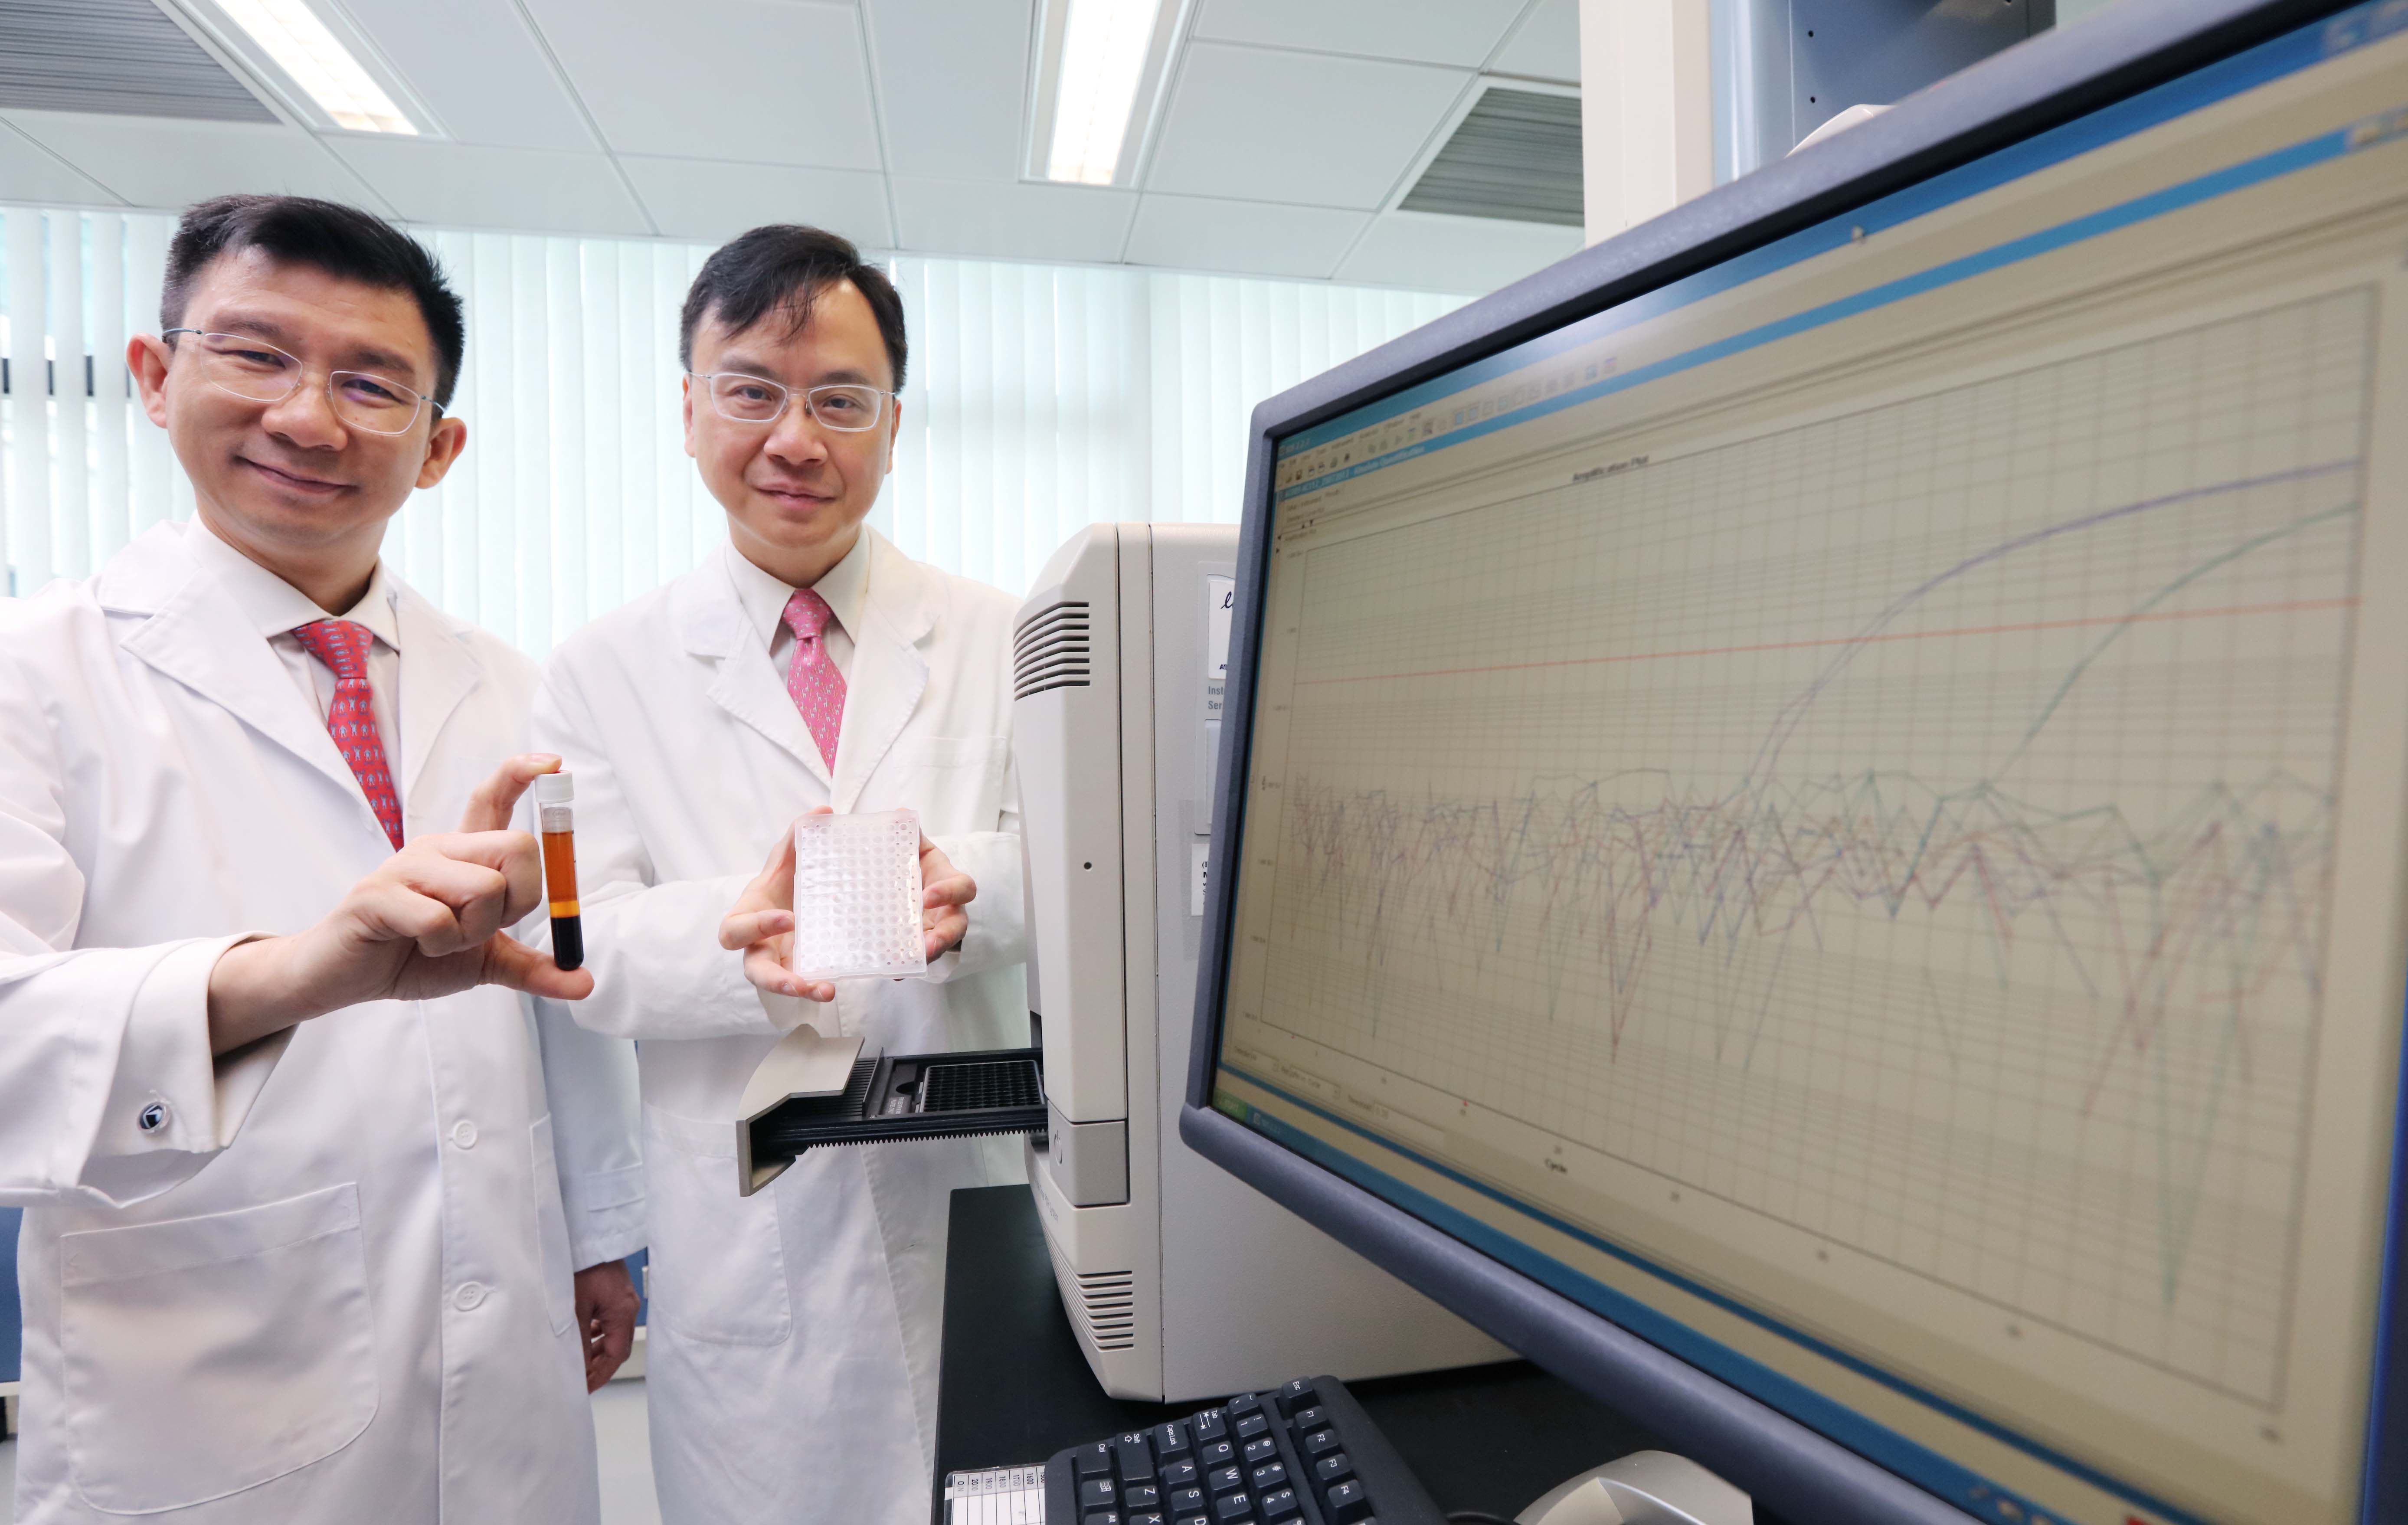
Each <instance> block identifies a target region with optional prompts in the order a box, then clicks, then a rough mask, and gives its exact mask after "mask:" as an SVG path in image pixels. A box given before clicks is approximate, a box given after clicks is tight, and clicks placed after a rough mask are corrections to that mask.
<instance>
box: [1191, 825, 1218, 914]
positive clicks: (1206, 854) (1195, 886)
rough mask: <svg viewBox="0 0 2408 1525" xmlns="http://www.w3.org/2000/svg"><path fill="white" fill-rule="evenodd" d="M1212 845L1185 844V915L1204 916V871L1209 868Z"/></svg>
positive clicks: (1209, 843) (1204, 843)
mask: <svg viewBox="0 0 2408 1525" xmlns="http://www.w3.org/2000/svg"><path fill="white" fill-rule="evenodd" d="M1211 858H1212V844H1211V842H1189V843H1188V844H1187V914H1189V915H1191V916H1200V915H1202V914H1204V889H1205V882H1204V881H1205V870H1207V869H1209V868H1210V867H1211Z"/></svg>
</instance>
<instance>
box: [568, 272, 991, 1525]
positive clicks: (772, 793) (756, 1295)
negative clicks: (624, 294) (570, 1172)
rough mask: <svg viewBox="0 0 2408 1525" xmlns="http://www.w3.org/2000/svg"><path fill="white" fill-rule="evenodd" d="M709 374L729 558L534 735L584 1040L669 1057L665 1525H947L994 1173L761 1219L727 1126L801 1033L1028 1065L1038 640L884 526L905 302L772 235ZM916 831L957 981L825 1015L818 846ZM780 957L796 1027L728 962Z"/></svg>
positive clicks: (883, 1180) (882, 1188)
mask: <svg viewBox="0 0 2408 1525" xmlns="http://www.w3.org/2000/svg"><path fill="white" fill-rule="evenodd" d="M682 353H683V358H684V360H685V363H686V367H687V371H688V375H687V378H686V383H685V415H684V416H685V431H686V448H687V451H688V453H690V454H692V455H693V456H694V457H695V464H696V467H697V468H698V469H699V470H700V472H701V475H702V480H703V482H705V484H707V485H708V486H709V487H710V491H711V494H712V496H715V497H717V498H718V499H719V501H720V503H721V504H722V506H724V508H725V510H726V511H727V525H728V536H729V543H728V544H727V545H725V546H723V547H721V548H720V550H719V551H718V552H717V553H716V554H713V555H710V556H709V557H707V558H705V560H704V562H703V564H702V565H701V566H700V567H699V568H696V569H695V570H694V571H692V572H689V573H688V574H686V575H685V576H683V577H681V578H679V579H678V580H676V581H675V582H673V583H669V584H668V585H667V586H666V587H663V588H661V589H660V590H658V591H657V592H655V593H653V594H652V595H651V596H649V597H643V598H639V599H638V600H636V601H635V602H633V603H631V604H629V605H627V606H626V607H625V608H624V609H621V610H619V611H616V612H614V613H610V614H608V615H605V616H604V617H602V618H601V619H599V620H596V621H595V623H594V624H592V625H590V626H587V627H586V628H585V629H583V630H581V631H580V632H579V633H578V634H577V635H575V636H572V637H571V638H570V639H569V640H567V641H566V642H565V643H563V644H562V645H561V647H560V648H559V649H558V650H557V651H556V652H555V653H554V654H553V656H552V661H551V663H550V665H549V666H548V667H547V669H545V674H544V682H543V687H542V689H541V691H540V693H539V694H538V698H537V700H536V711H535V735H536V740H537V742H538V745H541V746H544V747H546V748H548V749H550V750H552V751H554V752H557V753H559V754H560V755H562V756H563V757H564V758H565V759H566V767H567V768H568V769H570V770H572V771H574V772H575V774H576V775H577V794H578V807H577V810H578V815H577V821H578V857H579V862H580V866H581V870H582V872H581V894H582V904H583V912H584V922H585V937H586V944H587V946H588V948H589V949H591V950H592V952H591V953H590V954H589V957H590V958H591V960H592V963H591V967H592V968H593V971H594V974H595V994H594V997H593V998H592V999H591V1000H586V1001H583V1002H581V1003H580V1004H579V1006H578V1008H577V1013H576V1014H577V1018H578V1020H579V1021H581V1022H583V1023H585V1024H587V1025H588V1026H591V1027H595V1028H596V1029H600V1030H603V1031H607V1032H611V1033H617V1034H622V1035H624V1036H627V1037H632V1038H638V1039H641V1040H642V1041H643V1042H642V1043H641V1045H640V1060H639V1063H640V1068H641V1072H642V1083H643V1100H644V1108H643V1116H644V1166H645V1171H646V1173H647V1186H648V1198H649V1201H650V1202H651V1206H652V1240H651V1243H652V1305H651V1306H652V1314H651V1324H650V1331H649V1335H648V1344H647V1345H646V1350H645V1381H646V1385H647V1387H648V1388H650V1398H651V1412H652V1468H653V1473H654V1475H655V1477H656V1479H657V1481H658V1485H659V1490H660V1499H661V1512H662V1516H663V1518H664V1519H665V1520H667V1521H669V1522H670V1525H772V1522H776V1525H788V1522H792V1521H804V1520H809V1521H823V1520H824V1521H838V1520H841V1521H844V1522H846V1525H904V1522H907V1521H908V1522H910V1525H918V1522H920V1521H924V1520H925V1519H926V1518H927V1515H928V1507H929V1477H928V1471H929V1465H930V1462H931V1460H932V1458H933V1454H934V1446H935V1426H936V1377H937V1340H938V1334H939V1319H940V1317H941V1313H942V1298H941V1294H942V1286H943V1276H944V1250H945V1214H946V1208H947V1197H948V1195H949V1193H950V1192H951V1190H952V1189H953V1187H956V1186H966V1185H980V1184H983V1182H984V1181H985V1179H986V1173H985V1172H984V1171H983V1169H982V1166H981V1158H982V1155H981V1152H980V1150H979V1149H978V1148H977V1147H976V1146H975V1145H973V1144H968V1143H965V1142H960V1141H953V1142H946V1143H933V1144H932V1143H920V1144H897V1145H884V1146H881V1147H877V1148H852V1149H824V1150H816V1151H813V1152H811V1153H810V1154H807V1155H806V1156H804V1157H803V1158H801V1159H800V1160H798V1161H796V1164H795V1165H794V1166H793V1167H792V1168H791V1169H789V1170H788V1171H787V1172H786V1173H784V1174H783V1175H781V1176H780V1177H779V1178H778V1179H777V1181H776V1182H775V1183H774V1185H773V1186H771V1187H769V1188H768V1189H766V1190H764V1191H762V1192H760V1193H758V1194H756V1195H754V1196H753V1197H750V1198H742V1197H738V1195H737V1182H736V1165H735V1158H734V1154H735V1149H734V1143H735V1129H734V1120H735V1118H736V1115H737V1112H738V1101H739V1099H740V1098H741V1096H742V1093H743V1090H744V1086H745V1082H746V1080H747V1079H748V1078H749V1077H750V1076H751V1075H752V1073H753V1069H754V1067H755V1066H756V1065H757V1064H758V1063H759V1061H760V1059H761V1057H762V1056H763V1055H765V1054H766V1053H767V1052H768V1050H769V1049H770V1047H771V1046H772V1045H773V1044H774V1043H776V1042H777V1041H778V1039H779V1037H780V1035H781V1033H782V1032H784V1031H786V1030H788V1029H791V1028H793V1027H794V1025H795V1024H796V1022H797V1021H799V1020H802V1019H804V1018H805V1017H806V1016H807V1015H808V1017H809V1019H810V1021H811V1022H812V1023H813V1024H814V1025H815V1026H816V1027H817V1028H818V1029H820V1030H821V1031H822V1032H823V1033H824V1035H825V1036H828V1037H835V1036H837V1035H838V1032H839V1030H840V1031H841V1032H842V1033H844V1034H848V1035H850V1034H860V1035H862V1036H863V1037H864V1038H865V1039H866V1040H867V1048H866V1050H865V1052H868V1053H873V1054H874V1053H876V1052H878V1051H879V1050H881V1049H885V1050H890V1051H893V1052H897V1053H909V1052H913V1051H922V1052H925V1051H929V1050H934V1049H945V1048H983V1047H996V1046H1003V1045H1005V1044H1020V1043H1026V1042H1027V1038H1026V1033H1027V1008H1026V1000H1025V993H1024V985H1023V981H1022V978H1021V971H1020V969H1019V967H1018V966H1019V965H1020V963H1021V960H1022V958H1023V946H1024V938H1023V933H1022V926H1021V904H1020V902H1021V871H1020V837H1019V813H1018V810H1019V807H1018V802H1017V799H1016V797H1015V794H1016V791H1015V789H1014V786H1013V782H1012V778H1011V682H1010V678H1009V668H1010V661H1011V617H1012V614H1013V611H1014V609H1015V607H1016V606H1015V603H1014V600H1012V599H1011V598H1010V597H1007V596H1006V595H1004V594H1002V593H1000V592H998V591H996V589H994V588H990V587H985V586H982V585H981V584H979V583H971V582H968V581H967V580H965V579H962V578H958V577H953V576H949V575H947V574H945V573H943V572H940V571H939V570H937V569H936V568H931V567H926V566H923V565H921V564H919V563H917V562H914V561H912V560H911V559H910V558H909V557H907V556H905V555H904V554H902V553H901V552H899V551H897V550H896V548H895V546H894V545H893V544H892V543H891V542H889V541H888V540H885V539H884V538H883V537H882V536H880V535H879V534H877V533H876V532H875V531H874V530H872V529H870V528H868V527H867V525H865V524H864V522H863V521H864V520H865V518H866V517H867V514H868V512H869V510H870V506H871V504H873V503H874V502H875V501H876V500H877V497H878V490H879V485H880V483H881V482H882V481H883V480H884V477H885V474H886V471H887V469H888V467H889V465H890V464H891V458H892V453H893V450H894V440H895V428H896V410H895V394H896V391H898V390H899V389H900V388H901V386H902V382H903V367H904V358H905V348H904V331H903V312H902V304H901V301H900V300H899V298H898V297H897V296H896V293H895V289H894V288H893V286H891V285H890V284H888V283H887V281H886V280H885V278H884V277H883V276H882V274H881V273H880V272H879V271H878V270H877V268H876V267H875V266H868V265H865V264H864V263H862V261H861V260H860V258H859V256H858V255H857V254H856V253H855V252H854V250H853V246H852V245H851V244H849V243H846V242H845V241H844V240H843V239H841V238H838V237H834V236H832V235H829V234H825V233H821V232H818V231H816V230H813V229H809V228H799V227H766V228H756V229H754V230H753V231H752V232H751V233H748V234H746V235H744V236H743V237H739V238H738V239H736V240H735V241H734V242H733V243H730V244H729V245H727V246H726V247H725V248H724V249H721V250H720V251H718V252H715V253H714V254H712V255H711V257H710V260H709V261H708V262H707V263H706V264H705V265H704V266H703V268H702V270H701V272H700V273H699V274H698V275H697V276H696V277H695V283H694V287H693V290H692V292H691V293H690V294H689V295H688V297H687V300H686V305H685V311H684V318H683V346H682ZM898 806H909V807H910V808H911V809H913V810H915V811H917V812H918V813H919V814H920V819H921V824H922V828H923V830H924V832H925V835H926V836H927V838H929V839H931V840H930V842H929V843H928V844H927V845H925V846H924V849H923V855H922V868H923V873H924V877H925V882H926V885H927V906H928V913H927V917H926V920H927V924H928V932H927V944H928V952H929V957H931V959H932V960H933V963H932V968H931V972H930V975H929V977H928V978H927V979H925V980H905V981H888V980H856V981H842V982H839V984H838V985H834V986H828V985H820V986H816V987H813V988H810V989H806V988H804V987H802V986H801V985H798V984H796V982H795V981H794V980H793V979H792V978H791V976H788V975H786V974H784V973H783V972H782V971H781V970H779V969H778V968H777V966H776V959H775V957H774V955H775V952H776V947H775V946H774V944H775V943H776V942H777V941H778V940H779V939H781V938H782V937H785V936H786V935H787V934H789V933H791V931H792V928H793V917H792V915H791V914H790V913H789V912H788V911H787V910H785V909H782V908H783V907H788V906H791V903H792V899H791V897H792V879H793V858H792V851H791V846H790V845H789V843H790V840H791V832H790V827H791V825H792V823H793V821H794V820H795V818H796V817H797V816H799V815H801V814H803V813H806V812H808V811H810V810H813V809H834V810H837V811H841V812H871V811H882V810H891V809H894V808H896V807H898ZM765 855H767V857H768V858H769V860H770V861H769V867H768V869H767V870H764V869H763V868H762V862H763V858H764V856H765ZM973 896H974V897H975V900H974V901H973V899H972V897H973ZM731 911H734V912H736V913H737V914H736V917H735V919H734V921H733V922H732V923H731V924H730V927H729V929H727V931H726V932H725V938H726V941H725V942H724V945H723V921H724V919H726V918H728V917H729V915H730V913H731ZM756 942H757V943H759V944H761V946H760V947H759V948H758V949H756V950H755V952H754V954H753V963H754V964H756V965H757V966H758V967H759V969H760V971H761V977H762V980H763V982H764V985H766V986H767V989H769V990H771V991H774V992H776V993H775V994H769V995H767V996H765V995H763V994H762V993H761V992H759V991H756V989H755V987H754V986H753V985H751V984H748V983H747V980H746V977H745V973H744V971H743V968H742V964H743V962H744V960H742V959H740V958H739V957H738V953H736V952H734V951H727V950H733V949H742V948H745V947H746V946H748V945H749V944H753V943H756ZM796 997H806V998H810V1000H796V999H794V998H796ZM831 998H832V999H831ZM812 1000H817V1001H818V1002H820V1004H816V1005H814V1004H811V1001H812Z"/></svg>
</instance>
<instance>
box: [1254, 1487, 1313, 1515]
mask: <svg viewBox="0 0 2408 1525" xmlns="http://www.w3.org/2000/svg"><path fill="white" fill-rule="evenodd" d="M1302 1512H1303V1506H1302V1505H1301V1504H1298V1503H1297V1502H1296V1489H1292V1488H1283V1489H1278V1490H1276V1491H1274V1492H1270V1493H1266V1494H1264V1495H1263V1518H1264V1519H1266V1520H1269V1521H1274V1522H1276V1521H1279V1520H1284V1519H1293V1518H1296V1517H1297V1515H1298V1514H1301V1513H1302Z"/></svg>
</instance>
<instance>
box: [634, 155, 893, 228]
mask: <svg viewBox="0 0 2408 1525" xmlns="http://www.w3.org/2000/svg"><path fill="white" fill-rule="evenodd" d="M619 162H620V163H621V164H622V165H625V166H626V170H627V178H628V179H629V180H633V181H635V182H636V194H638V195H640V196H642V197H643V198H644V205H645V206H646V207H648V208H650V209H652V221H653V222H655V223H659V224H660V229H661V234H662V236H663V237H670V238H707V239H710V241H711V242H713V243H717V242H720V241H722V240H724V239H726V238H732V237H735V236H736V235H737V234H739V233H741V232H743V231H744V230H745V229H746V228H751V227H759V226H760V225H761V224H762V223H810V224H811V225H812V226H814V227H823V228H825V229H827V230H828V231H829V232H831V233H841V234H843V235H844V236H845V237H848V238H851V239H852V240H853V242H854V243H857V244H860V245H862V246H863V247H864V248H867V249H890V248H892V247H894V243H895V236H894V231H893V229H892V228H890V227H889V226H888V225H887V217H886V177H884V176H883V175H873V174H867V173H864V172H863V171H860V170H856V169H798V168H796V167H795V166H793V165H736V164H724V163H713V162H710V161H708V160H699V159H646V158H638V157H636V156H634V155H628V156H625V157H623V158H622V159H621V160H620V161H619Z"/></svg>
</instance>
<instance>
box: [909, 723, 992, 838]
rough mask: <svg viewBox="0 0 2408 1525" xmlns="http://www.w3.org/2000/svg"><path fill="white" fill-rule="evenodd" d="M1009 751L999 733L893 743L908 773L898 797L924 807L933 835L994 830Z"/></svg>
mask: <svg viewBox="0 0 2408 1525" xmlns="http://www.w3.org/2000/svg"><path fill="white" fill-rule="evenodd" d="M1010 752H1011V743H1009V742H1008V741H1005V740H1004V739H1003V738H1002V737H1000V736H920V737H908V738H906V739H905V740H903V741H899V742H897V743H896V747H895V758H896V762H897V763H898V764H900V765H901V768H902V771H903V774H904V778H903V788H902V790H901V792H900V793H899V794H898V796H897V802H898V803H901V804H906V805H910V807H911V808H912V809H914V810H916V811H918V812H919V813H920V818H921V820H922V822H923V824H924V827H925V830H926V831H927V832H928V834H929V835H930V836H943V835H946V834H948V833H951V832H955V831H993V830H994V829H995V828H996V819H997V817H999V816H1000V815H1001V814H1002V813H1003V778H1004V764H1005V761H1006V760H1007V758H1008V756H1009V755H1010Z"/></svg>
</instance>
